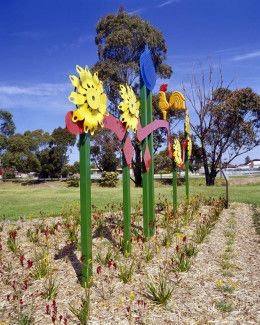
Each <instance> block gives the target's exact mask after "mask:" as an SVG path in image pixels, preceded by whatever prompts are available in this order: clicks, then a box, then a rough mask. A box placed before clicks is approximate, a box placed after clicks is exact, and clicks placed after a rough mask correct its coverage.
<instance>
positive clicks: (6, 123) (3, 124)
mask: <svg viewBox="0 0 260 325" xmlns="http://www.w3.org/2000/svg"><path fill="white" fill-rule="evenodd" d="M14 132H15V124H14V121H13V115H12V114H11V113H10V112H8V111H5V110H3V109H0V134H1V135H5V136H7V137H10V136H11V135H13V134H14Z"/></svg>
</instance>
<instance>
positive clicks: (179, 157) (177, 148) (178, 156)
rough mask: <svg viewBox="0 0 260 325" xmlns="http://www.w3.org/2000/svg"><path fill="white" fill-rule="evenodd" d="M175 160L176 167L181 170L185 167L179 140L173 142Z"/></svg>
mask: <svg viewBox="0 0 260 325" xmlns="http://www.w3.org/2000/svg"><path fill="white" fill-rule="evenodd" d="M172 147H173V159H174V162H175V163H176V165H177V166H178V167H180V168H182V167H183V160H182V155H181V144H180V141H179V140H178V139H176V138H175V139H174V140H173V145H172Z"/></svg>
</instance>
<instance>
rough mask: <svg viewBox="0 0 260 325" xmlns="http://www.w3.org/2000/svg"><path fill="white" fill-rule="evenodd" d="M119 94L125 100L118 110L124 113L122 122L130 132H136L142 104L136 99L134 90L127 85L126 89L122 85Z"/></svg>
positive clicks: (121, 118)
mask: <svg viewBox="0 0 260 325" xmlns="http://www.w3.org/2000/svg"><path fill="white" fill-rule="evenodd" d="M119 93H120V96H121V98H122V99H123V100H122V101H121V102H120V104H119V105H118V109H119V110H121V111H123V114H122V115H121V117H120V121H121V122H123V123H125V124H126V128H127V130H128V131H129V130H130V129H132V130H133V131H134V132H136V130H137V124H138V116H139V108H140V102H139V101H138V100H137V99H136V96H135V93H134V91H133V89H132V88H131V87H130V86H128V85H126V87H125V86H123V85H120V92H119Z"/></svg>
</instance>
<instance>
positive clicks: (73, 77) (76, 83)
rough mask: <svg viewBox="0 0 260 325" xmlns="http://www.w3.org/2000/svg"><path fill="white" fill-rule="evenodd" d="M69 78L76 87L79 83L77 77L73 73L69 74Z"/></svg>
mask: <svg viewBox="0 0 260 325" xmlns="http://www.w3.org/2000/svg"><path fill="white" fill-rule="evenodd" d="M69 78H70V82H71V83H72V85H73V86H74V87H76V88H77V87H78V85H79V78H78V77H76V76H74V75H70V76H69Z"/></svg>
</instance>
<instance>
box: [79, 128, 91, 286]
mask: <svg viewBox="0 0 260 325" xmlns="http://www.w3.org/2000/svg"><path fill="white" fill-rule="evenodd" d="M79 150H80V212H81V251H82V259H83V260H82V285H83V287H90V286H91V284H92V275H93V260H92V231H91V229H92V228H91V176H90V173H91V171H90V135H89V134H85V133H83V134H81V135H80V149H79Z"/></svg>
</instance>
